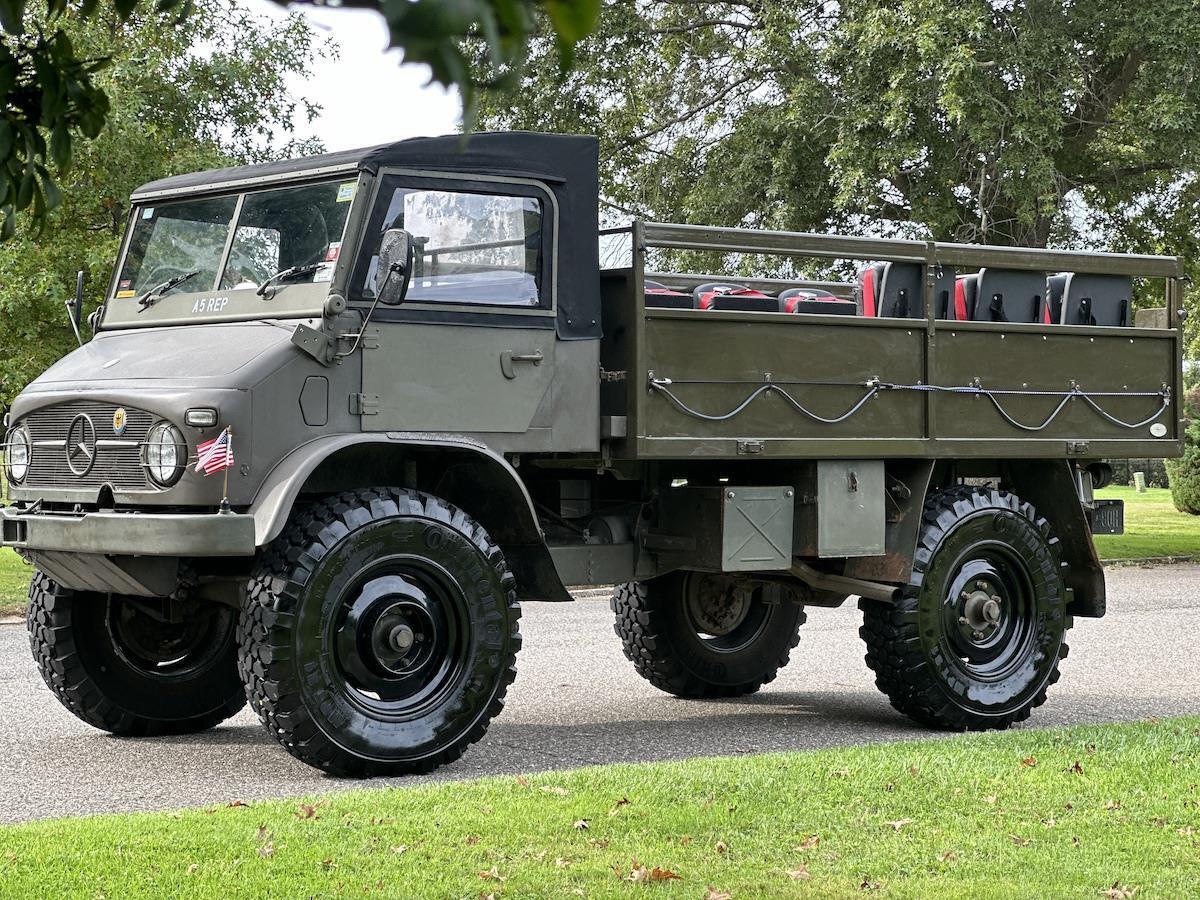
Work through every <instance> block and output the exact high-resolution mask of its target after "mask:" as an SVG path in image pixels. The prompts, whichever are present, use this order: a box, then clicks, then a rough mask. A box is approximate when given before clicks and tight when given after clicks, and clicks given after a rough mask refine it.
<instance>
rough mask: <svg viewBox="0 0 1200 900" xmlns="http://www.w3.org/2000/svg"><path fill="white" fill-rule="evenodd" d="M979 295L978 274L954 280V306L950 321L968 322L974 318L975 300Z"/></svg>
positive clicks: (961, 276)
mask: <svg viewBox="0 0 1200 900" xmlns="http://www.w3.org/2000/svg"><path fill="white" fill-rule="evenodd" d="M978 293H979V273H975V274H973V275H959V276H958V277H957V278H955V279H954V304H953V307H952V308H951V310H950V312H951V313H952V315H951V316H950V318H951V319H954V320H956V321H958V322H969V321H971V319H973V318H974V317H975V298H976V296H977V295H978Z"/></svg>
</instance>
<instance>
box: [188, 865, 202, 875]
mask: <svg viewBox="0 0 1200 900" xmlns="http://www.w3.org/2000/svg"><path fill="white" fill-rule="evenodd" d="M199 871H200V864H199V863H192V864H191V865H190V866H188V867H187V873H188V874H189V875H195V874H196V873H197V872H199Z"/></svg>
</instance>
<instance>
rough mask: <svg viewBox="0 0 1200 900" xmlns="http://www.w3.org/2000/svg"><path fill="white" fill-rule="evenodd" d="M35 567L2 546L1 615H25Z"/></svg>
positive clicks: (0, 548)
mask: <svg viewBox="0 0 1200 900" xmlns="http://www.w3.org/2000/svg"><path fill="white" fill-rule="evenodd" d="M32 576H33V569H32V568H31V567H30V566H27V565H25V561H24V560H23V559H21V557H19V556H17V554H16V553H14V552H13V551H12V550H9V549H8V548H7V547H0V616H23V615H25V597H26V594H27V592H28V590H29V579H30V578H31V577H32Z"/></svg>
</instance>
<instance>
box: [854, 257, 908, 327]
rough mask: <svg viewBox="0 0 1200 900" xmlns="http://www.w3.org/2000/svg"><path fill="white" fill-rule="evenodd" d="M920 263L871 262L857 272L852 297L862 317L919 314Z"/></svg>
mask: <svg viewBox="0 0 1200 900" xmlns="http://www.w3.org/2000/svg"><path fill="white" fill-rule="evenodd" d="M921 296H922V292H921V266H920V265H918V264H917V263H896V262H874V263H870V264H868V265H867V266H865V267H863V269H862V270H861V271H860V272H859V273H858V282H857V284H856V285H855V288H854V300H855V302H856V303H857V304H858V307H859V310H860V311H861V312H862V314H863V315H864V316H869V317H874V316H888V317H891V318H898V319H917V318H920V317H921Z"/></svg>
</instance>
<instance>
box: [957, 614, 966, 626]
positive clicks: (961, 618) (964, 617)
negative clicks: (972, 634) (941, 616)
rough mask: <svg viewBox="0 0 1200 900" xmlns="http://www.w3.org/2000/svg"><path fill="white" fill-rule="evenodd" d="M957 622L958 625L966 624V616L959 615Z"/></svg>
mask: <svg viewBox="0 0 1200 900" xmlns="http://www.w3.org/2000/svg"><path fill="white" fill-rule="evenodd" d="M958 624H959V625H966V624H967V617H966V616H959V617H958Z"/></svg>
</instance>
